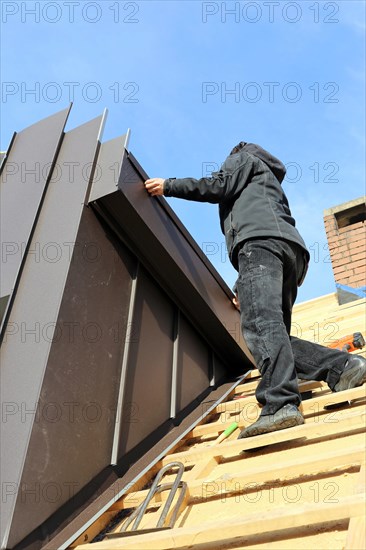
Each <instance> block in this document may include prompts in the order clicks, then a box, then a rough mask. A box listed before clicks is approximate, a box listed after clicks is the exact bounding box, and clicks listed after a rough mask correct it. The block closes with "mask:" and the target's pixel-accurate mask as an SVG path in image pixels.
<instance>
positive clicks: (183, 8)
mask: <svg viewBox="0 0 366 550" xmlns="http://www.w3.org/2000/svg"><path fill="white" fill-rule="evenodd" d="M1 26H2V48H1V50H2V53H1V56H2V57H1V79H2V98H1V104H0V106H1V121H2V122H1V149H2V150H4V149H6V147H7V145H8V143H9V141H10V138H11V135H12V132H13V131H14V130H16V131H19V130H21V129H22V128H24V127H26V126H28V125H30V124H32V123H33V122H36V121H37V120H39V119H41V118H43V117H45V116H48V115H50V114H52V113H54V112H56V111H58V110H60V109H62V108H64V107H66V106H67V105H68V103H69V101H70V100H73V101H74V107H73V110H72V113H71V116H70V119H69V122H68V129H70V128H72V127H75V126H77V125H78V124H80V123H83V122H85V121H86V120H89V119H90V118H93V117H94V116H96V115H98V114H100V113H101V112H102V110H103V109H104V107H107V108H108V110H109V116H108V120H107V125H106V129H105V133H104V139H109V138H112V137H115V136H117V135H120V134H123V133H125V131H126V129H127V128H128V127H130V128H131V131H132V135H131V140H130V150H131V151H132V152H133V153H134V155H135V156H136V157H137V158H138V159H139V161H140V162H141V164H142V166H143V167H144V168H145V170H146V171H147V173H148V174H149V175H150V176H151V177H153V176H155V177H172V176H176V177H184V176H193V177H197V178H199V177H201V176H202V175H207V173H208V172H210V171H211V170H212V169H214V168H215V167H219V165H220V164H221V163H222V162H223V160H224V159H225V157H226V156H227V154H228V152H229V151H230V149H231V148H232V147H233V146H234V145H235V144H236V143H237V142H239V141H241V140H245V141H251V142H254V143H259V144H260V145H262V146H263V147H264V148H266V149H268V150H269V151H271V152H272V153H273V154H274V155H276V156H278V157H279V158H280V159H281V160H282V161H283V162H284V163H285V164H286V165H288V176H287V178H286V180H285V182H284V189H285V191H286V194H287V196H288V198H289V201H290V205H291V209H292V213H293V215H294V216H295V218H296V220H297V226H298V228H299V230H300V232H301V234H302V235H303V237H304V239H305V241H306V243H307V245H308V247H309V248H310V251H311V266H310V269H309V273H308V276H307V279H306V281H305V283H304V284H303V286H302V287H301V288H300V291H299V297H298V301H304V300H308V299H311V298H314V297H317V296H320V295H323V294H326V293H329V292H333V291H334V290H335V285H334V280H333V275H332V270H331V265H330V263H329V257H328V252H327V248H326V237H325V232H324V228H323V210H324V209H325V208H329V207H331V206H334V205H337V204H340V203H342V202H345V201H348V200H351V199H354V198H357V197H360V196H361V195H363V194H364V193H365V183H364V182H365V174H364V166H365V153H364V151H365V126H364V125H365V107H364V105H365V81H364V69H365V59H364V46H365V4H364V2H363V1H361V0H360V1H352V0H345V1H337V2H328V1H326V2H323V1H320V2H314V1H310V2H307V1H304V0H301V1H298V2H287V1H281V0H279V1H268V2H265V1H257V2H232V1H230V2H222V1H217V2H216V1H210V2H201V1H198V0H194V1H190V0H182V1H175V0H166V1H154V0H149V1H141V0H140V1H136V2H135V1H132V2H130V1H116V0H114V1H113V0H104V1H97V2H89V1H81V0H80V1H76V0H75V1H73V2H71V1H54V2H52V1H39V2H30V1H28V2H17V1H5V0H3V1H2V3H1ZM32 90H33V92H32ZM169 202H170V204H171V206H172V207H173V208H174V210H175V211H176V212H177V214H178V216H179V217H180V218H181V219H182V221H183V223H184V224H185V225H186V226H187V228H188V229H189V231H190V232H191V233H192V235H193V236H194V238H195V239H196V241H197V242H198V244H199V245H200V246H201V247H202V249H203V250H204V251H205V252H206V253H207V255H208V257H209V258H210V260H211V261H212V263H213V264H214V265H215V267H216V268H217V270H218V271H219V272H220V273H221V275H222V276H223V278H224V279H225V280H226V282H227V283H228V284H229V285H230V286H232V285H233V284H234V282H235V279H236V273H235V271H234V269H233V268H232V267H231V265H230V262H229V260H228V258H227V256H226V253H225V246H224V238H223V235H222V234H221V232H220V228H219V223H218V215H217V207H216V206H215V205H209V204H202V203H192V202H188V201H182V200H178V199H170V200H169Z"/></svg>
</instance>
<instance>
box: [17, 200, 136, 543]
mask: <svg viewBox="0 0 366 550" xmlns="http://www.w3.org/2000/svg"><path fill="white" fill-rule="evenodd" d="M134 269H135V261H134V259H133V258H132V257H131V255H130V254H129V253H128V251H127V250H126V249H125V248H124V247H123V245H122V244H120V243H118V241H116V239H112V241H111V237H110V236H109V235H108V234H106V231H105V229H104V228H103V227H102V226H101V224H100V223H99V221H98V220H97V219H96V216H95V214H94V213H93V212H92V210H90V209H89V208H87V207H84V209H83V215H82V219H81V223H80V228H79V232H78V235H77V239H76V243H75V247H74V254H73V257H72V261H71V266H70V270H69V273H68V277H67V282H66V286H65V291H64V294H63V298H62V303H61V307H60V313H59V316H58V319H57V329H56V331H55V341H54V343H53V345H52V347H51V351H50V355H49V358H48V363H47V370H46V373H45V377H44V380H43V384H42V390H41V394H40V398H39V407H38V413H37V422H35V424H34V426H33V430H32V434H31V439H30V443H29V447H28V452H27V457H26V461H25V465H24V469H23V475H22V484H23V490H22V491H21V492H20V494H19V496H18V501H17V506H16V512H15V515H14V520H13V522H14V524H15V525H20V524H21V525H22V529H23V528H26V526H27V525H28V526H29V527H30V528H31V527H35V526H36V525H38V524H39V523H40V522H41V521H43V520H44V519H46V518H47V517H48V516H49V515H50V514H51V513H52V512H53V511H54V510H55V509H58V508H59V507H60V506H61V505H62V504H63V503H64V502H66V501H67V500H68V499H69V498H70V495H72V494H75V493H76V492H78V491H79V490H80V489H81V488H82V487H83V486H85V484H86V483H88V482H89V481H90V480H91V479H92V478H93V477H94V476H96V475H97V474H99V472H100V471H101V470H102V469H103V468H105V467H106V466H108V464H109V463H110V455H111V448H112V440H113V431H114V423H115V419H116V402H117V392H118V384H119V376H120V369H121V362H122V355H123V350H124V344H125V340H126V332H127V310H128V303H129V294H130V290H131V280H132V273H133V271H134ZM36 483H39V484H40V489H39V491H40V495H39V496H40V498H38V501H37V496H38V495H37V492H36V491H34V492H33V494H32V493H31V491H32V489H34V488H35V486H36ZM71 489H72V491H71ZM54 496H57V499H56V500H55V501H54V500H53V497H54ZM14 536H15V534H14Z"/></svg>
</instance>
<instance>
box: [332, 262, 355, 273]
mask: <svg viewBox="0 0 366 550" xmlns="http://www.w3.org/2000/svg"><path fill="white" fill-rule="evenodd" d="M351 272H352V273H351ZM333 273H334V275H338V274H347V275H353V269H352V267H348V264H345V265H340V266H333Z"/></svg>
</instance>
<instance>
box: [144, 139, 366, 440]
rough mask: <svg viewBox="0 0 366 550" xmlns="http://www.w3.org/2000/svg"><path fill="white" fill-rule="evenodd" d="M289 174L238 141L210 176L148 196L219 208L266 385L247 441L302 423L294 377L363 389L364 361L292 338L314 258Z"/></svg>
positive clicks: (159, 186)
mask: <svg viewBox="0 0 366 550" xmlns="http://www.w3.org/2000/svg"><path fill="white" fill-rule="evenodd" d="M285 174H286V169H285V166H284V165H283V164H282V162H281V161H280V160H278V159H277V158H275V157H274V156H273V155H271V154H270V153H268V152H267V151H265V150H264V149H262V147H260V146H259V145H255V144H253V143H246V142H243V141H242V142H240V143H239V144H238V145H237V146H235V147H234V149H233V150H232V151H231V153H230V155H229V156H228V157H227V159H226V160H225V162H224V164H223V165H222V167H221V169H220V170H219V171H218V172H214V173H212V175H211V177H208V178H201V179H198V180H197V179H194V178H182V179H176V178H168V179H163V178H152V179H148V180H147V181H146V182H145V187H146V189H147V191H148V192H149V193H150V195H152V196H154V195H165V196H168V197H177V198H182V199H188V200H193V201H201V202H210V203H218V205H219V216H220V223H221V229H222V232H223V233H224V235H225V239H226V246H227V250H228V254H229V258H230V260H231V263H232V264H233V266H234V267H235V269H236V270H237V271H238V279H237V282H236V285H235V292H236V293H237V298H238V301H239V305H240V313H241V329H242V333H243V336H244V339H245V341H246V343H247V346H248V348H249V350H250V352H251V353H252V355H253V357H254V359H255V362H256V365H257V368H258V370H259V371H260V373H261V380H260V382H259V384H258V387H257V391H256V398H257V400H258V402H259V403H260V405H262V408H261V413H260V416H259V418H258V420H257V421H256V422H254V424H251V425H249V426H247V427H246V428H245V429H244V430H242V432H241V433H240V435H239V438H241V437H249V436H254V435H259V434H263V433H268V432H272V431H275V430H280V429H283V428H290V427H293V426H296V425H299V424H303V423H304V418H303V416H302V414H301V412H300V411H299V409H298V407H299V405H300V403H301V397H300V393H299V388H298V382H297V379H298V378H301V379H305V380H324V381H326V382H327V383H328V385H329V387H330V389H331V390H332V391H341V390H346V389H350V388H354V387H356V386H360V385H362V384H363V383H364V382H365V381H366V359H364V358H363V357H361V356H355V355H349V354H348V353H347V352H343V351H339V350H334V349H329V348H326V347H324V346H320V345H318V344H315V343H312V342H308V341H305V340H301V339H299V338H294V337H292V336H290V327H291V313H292V306H293V304H294V302H295V299H296V295H297V288H298V286H300V285H301V284H302V282H303V280H304V277H305V275H306V271H307V266H308V262H309V252H308V251H307V249H306V246H305V243H304V241H303V239H302V237H301V236H300V234H299V232H298V230H297V229H296V227H295V220H294V218H293V217H292V215H291V211H290V208H289V204H288V200H287V198H286V195H285V193H284V191H283V189H282V187H281V183H282V181H283V179H284V177H285Z"/></svg>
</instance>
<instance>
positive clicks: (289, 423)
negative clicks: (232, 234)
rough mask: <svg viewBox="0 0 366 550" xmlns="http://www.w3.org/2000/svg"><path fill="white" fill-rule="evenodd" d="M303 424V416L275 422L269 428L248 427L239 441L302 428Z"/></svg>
mask: <svg viewBox="0 0 366 550" xmlns="http://www.w3.org/2000/svg"><path fill="white" fill-rule="evenodd" d="M301 424H304V419H303V417H302V416H299V415H296V416H292V417H291V416H289V417H287V418H283V419H282V420H281V421H278V422H273V423H272V424H269V425H267V426H253V427H250V426H248V428H246V429H245V430H243V432H242V433H241V434H240V436H239V437H238V439H242V438H244V437H252V436H254V435H263V434H267V433H271V432H277V431H278V430H285V429H286V428H294V427H295V426H300V425H301Z"/></svg>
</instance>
